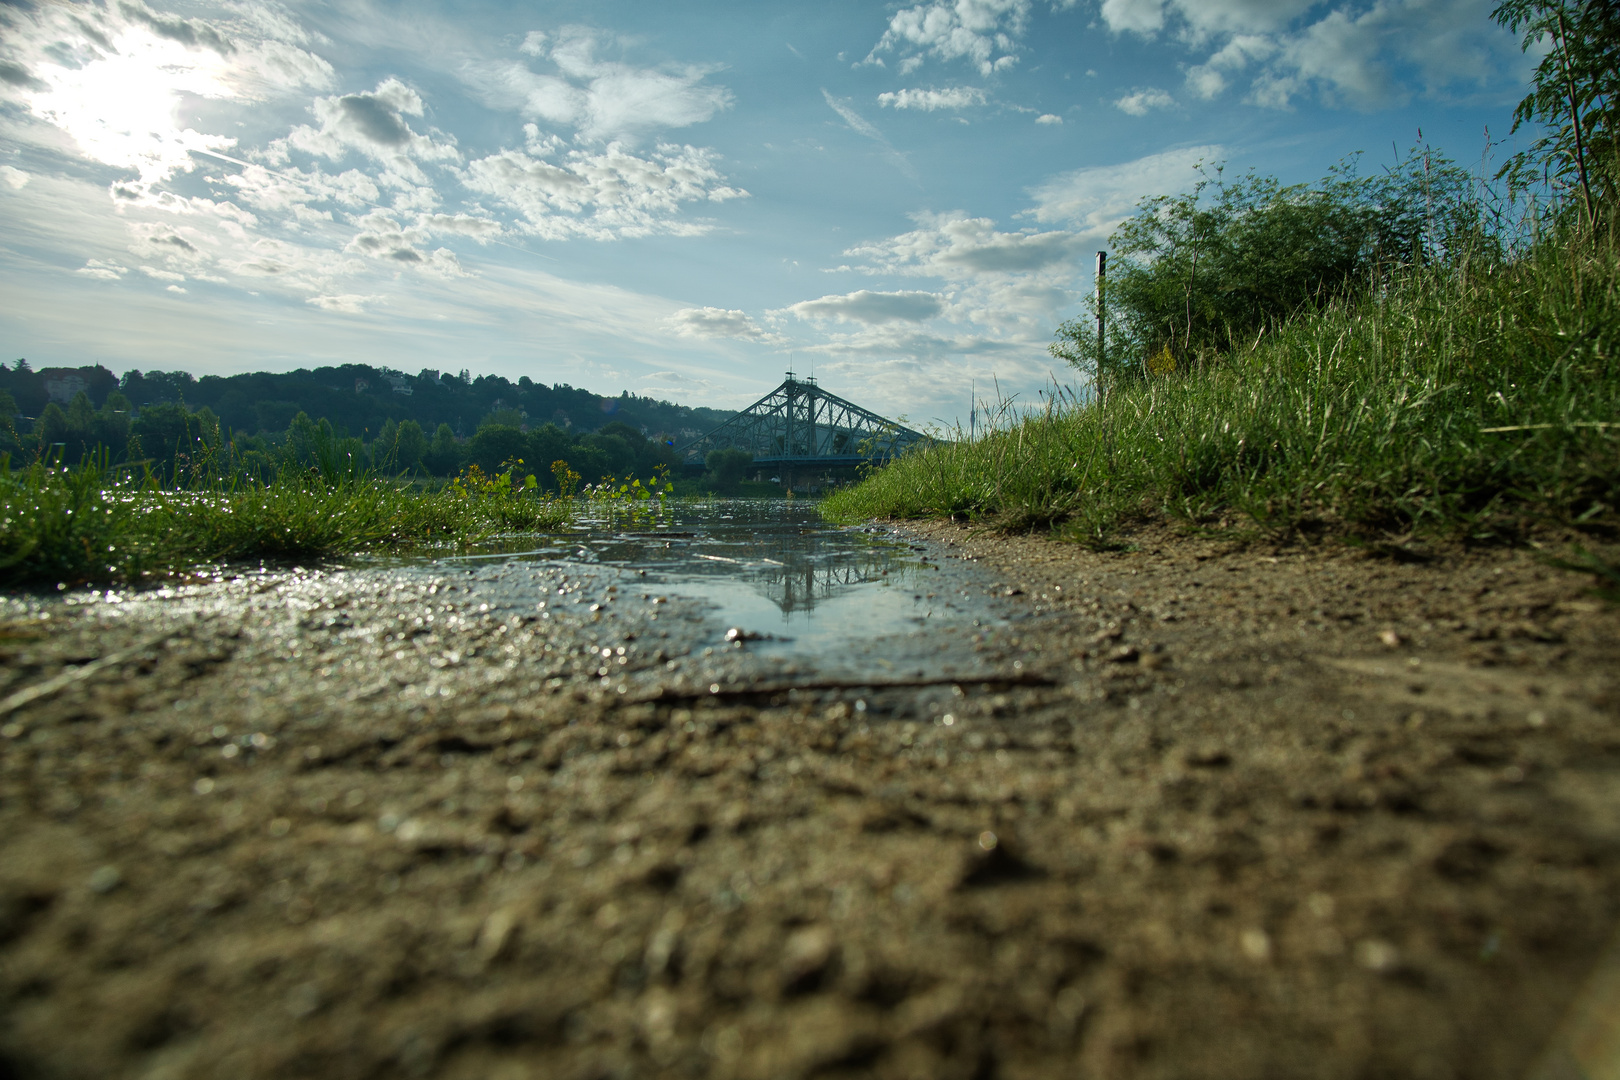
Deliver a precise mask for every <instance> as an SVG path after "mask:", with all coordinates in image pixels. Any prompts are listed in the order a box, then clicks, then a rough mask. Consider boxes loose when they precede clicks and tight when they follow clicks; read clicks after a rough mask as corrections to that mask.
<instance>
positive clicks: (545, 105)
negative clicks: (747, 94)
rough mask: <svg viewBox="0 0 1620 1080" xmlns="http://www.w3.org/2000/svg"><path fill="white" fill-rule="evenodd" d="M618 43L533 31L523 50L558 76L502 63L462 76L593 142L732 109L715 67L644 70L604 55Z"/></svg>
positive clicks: (581, 32)
mask: <svg viewBox="0 0 1620 1080" xmlns="http://www.w3.org/2000/svg"><path fill="white" fill-rule="evenodd" d="M615 43H616V42H615V41H614V39H612V38H609V37H606V36H605V35H603V34H601V33H599V32H598V31H595V30H591V29H588V28H584V27H577V26H567V27H563V28H562V29H561V30H559V31H557V32H556V33H555V34H546V33H543V32H541V31H538V30H536V31H531V32H530V33H529V34H528V35H527V37H525V38H524V41H523V44H522V45H521V46H520V47H519V51H520V52H523V53H525V54H527V55H529V56H532V57H534V58H536V59H537V60H540V61H550V63H551V64H552V66H553V67H554V68H555V69H556V73H555V74H553V73H550V72H537V71H534V70H533V69H531V68H530V67H528V66H527V65H525V64H523V63H516V62H509V61H499V62H494V63H479V64H469V65H468V66H467V67H465V68H464V69H463V70H462V72H461V75H462V78H463V80H464V81H465V82H466V83H467V84H468V85H469V86H471V87H473V88H474V89H475V90H477V91H478V92H479V93H480V94H481V95H482V96H483V97H484V99H485V100H486V102H488V103H489V104H492V105H495V106H496V107H499V108H514V109H517V110H518V111H520V112H521V113H522V114H523V115H525V116H528V117H531V118H533V119H536V120H544V121H546V122H547V123H551V124H563V125H567V126H569V127H573V128H575V129H577V130H578V131H579V133H580V134H581V135H582V136H583V137H585V138H586V139H591V140H613V139H619V140H634V139H636V138H638V137H640V136H642V135H645V134H647V133H648V132H652V131H657V130H661V129H665V128H680V127H688V126H690V125H692V124H699V123H702V122H703V121H705V120H708V119H709V118H711V117H712V116H714V115H715V114H716V113H718V112H720V111H721V110H723V109H725V108H728V107H729V106H730V105H731V102H732V96H731V91H729V90H727V89H726V88H725V87H723V86H714V85H711V84H709V83H707V82H705V81H704V80H705V79H707V78H708V77H709V76H710V75H712V74H713V73H714V71H715V69H714V68H711V67H703V66H699V65H690V64H689V65H677V66H669V67H663V68H649V67H636V66H634V65H631V64H626V63H623V62H620V61H612V60H605V59H602V58H600V57H599V56H598V55H597V54H598V52H600V51H601V50H602V49H604V48H607V47H612V46H613V45H614V44H615Z"/></svg>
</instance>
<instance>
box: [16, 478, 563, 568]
mask: <svg viewBox="0 0 1620 1080" xmlns="http://www.w3.org/2000/svg"><path fill="white" fill-rule="evenodd" d="M570 513H571V510H570V507H569V505H568V504H567V503H566V502H562V501H559V500H553V499H544V498H538V497H534V496H533V495H532V494H525V493H521V492H512V491H510V490H500V491H496V490H493V489H485V488H477V487H472V486H468V485H456V486H450V487H446V488H441V489H438V490H423V489H420V488H417V487H415V486H413V485H410V484H407V483H400V482H394V481H390V480H387V479H384V478H381V477H377V476H374V475H370V474H366V473H363V472H350V471H344V470H336V469H328V470H322V469H315V470H311V471H304V470H301V469H298V468H293V467H287V468H283V469H282V470H281V471H280V472H279V473H277V474H276V475H275V476H274V477H273V478H272V479H271V480H270V481H268V482H263V481H259V480H254V479H241V478H235V479H227V478H219V477H214V478H211V479H210V478H204V477H193V478H192V479H191V480H190V482H188V483H185V484H184V485H182V486H181V487H179V488H178V489H173V488H165V487H164V486H162V485H160V484H158V483H157V482H155V481H154V480H153V479H152V477H151V476H150V475H146V474H139V475H136V474H132V473H131V472H130V471H129V470H117V469H113V468H110V467H109V466H108V464H107V462H106V459H105V458H100V459H94V460H88V461H86V462H84V463H82V464H81V465H79V466H77V467H73V468H66V467H62V466H60V465H59V464H55V463H52V462H49V461H35V462H33V463H31V464H29V465H26V466H24V467H22V468H19V469H13V468H12V467H11V463H10V461H9V460H8V459H6V458H4V457H3V456H0V584H5V585H25V584H31V583H47V584H49V583H62V584H77V583H80V582H91V581H110V580H136V579H139V578H141V577H142V576H144V575H149V574H155V573H165V572H171V571H174V570H179V569H184V568H186V567H190V566H195V565H198V564H203V563H211V562H219V561H224V560H238V559H271V560H294V559H298V560H306V559H318V558H323V557H329V556H335V555H347V554H352V553H354V552H359V551H365V550H377V549H390V550H398V549H407V548H417V547H423V546H430V545H436V544H449V543H464V542H472V541H477V540H481V539H484V538H486V537H488V536H491V535H494V534H497V533H502V532H532V531H541V530H547V529H554V528H557V527H558V526H560V525H562V524H564V523H565V522H566V521H567V520H568V519H569V516H570Z"/></svg>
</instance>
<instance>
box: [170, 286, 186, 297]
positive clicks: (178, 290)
mask: <svg viewBox="0 0 1620 1080" xmlns="http://www.w3.org/2000/svg"><path fill="white" fill-rule="evenodd" d="M167 291H168V292H172V293H179V294H180V295H181V296H184V295H185V293H186V290H184V289H182V288H181V287H180V286H178V285H170V286H169V287H168V289H167Z"/></svg>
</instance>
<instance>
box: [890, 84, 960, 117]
mask: <svg viewBox="0 0 1620 1080" xmlns="http://www.w3.org/2000/svg"><path fill="white" fill-rule="evenodd" d="M985 100H986V99H985V92H984V91H983V90H981V89H979V88H978V87H977V86H952V87H948V88H946V89H944V90H933V89H929V90H922V89H917V90H897V91H895V92H893V93H887V94H879V95H878V104H879V105H882V106H883V107H884V108H891V109H920V110H922V111H923V112H933V111H934V110H936V109H966V108H969V107H971V106H974V105H983V104H984V103H985Z"/></svg>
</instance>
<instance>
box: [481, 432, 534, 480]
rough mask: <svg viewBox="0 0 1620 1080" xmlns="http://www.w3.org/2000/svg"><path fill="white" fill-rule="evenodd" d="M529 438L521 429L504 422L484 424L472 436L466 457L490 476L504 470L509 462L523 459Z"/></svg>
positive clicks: (508, 465) (508, 466)
mask: <svg viewBox="0 0 1620 1080" xmlns="http://www.w3.org/2000/svg"><path fill="white" fill-rule="evenodd" d="M528 447H529V439H528V436H526V435H525V434H524V433H523V432H522V431H520V430H518V429H517V428H515V427H510V426H508V425H506V424H485V425H483V426H482V427H480V428H479V429H478V431H477V432H476V433H475V434H474V435H473V437H472V443H471V444H470V445H469V446H468V448H467V451H468V452H467V457H468V459H469V460H470V461H471V462H472V464H474V465H477V466H478V467H479V468H480V469H482V470H484V472H486V473H488V474H489V475H490V476H495V475H497V474H499V473H503V472H505V471H506V470H507V469H508V468H510V467H511V466H510V464H509V463H511V462H518V461H523V460H524V454H525V453H527V452H528Z"/></svg>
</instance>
